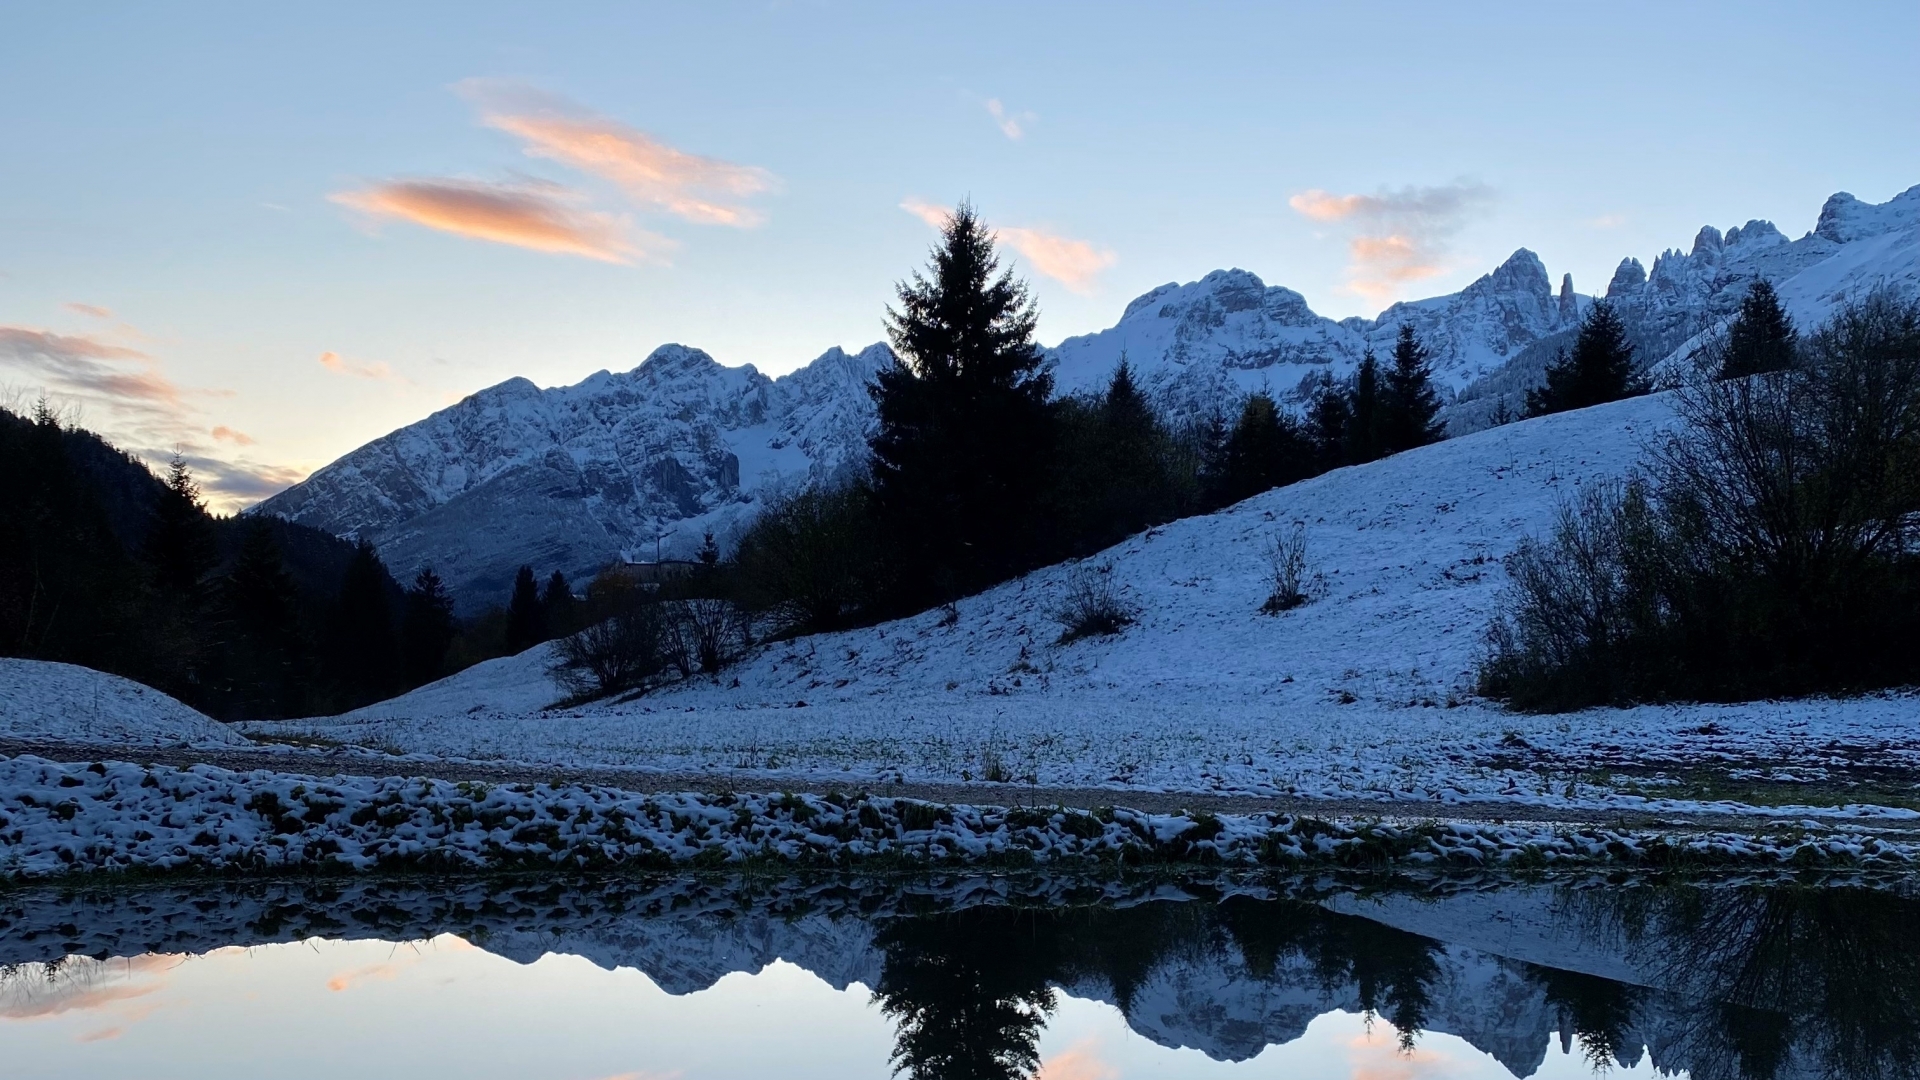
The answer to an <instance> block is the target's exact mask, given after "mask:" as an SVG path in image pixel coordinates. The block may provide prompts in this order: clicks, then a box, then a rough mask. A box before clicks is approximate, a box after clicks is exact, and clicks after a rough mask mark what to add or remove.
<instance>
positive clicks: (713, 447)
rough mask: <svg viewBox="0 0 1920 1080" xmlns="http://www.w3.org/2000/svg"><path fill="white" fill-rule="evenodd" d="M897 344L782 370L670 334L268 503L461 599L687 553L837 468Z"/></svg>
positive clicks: (503, 394)
mask: <svg viewBox="0 0 1920 1080" xmlns="http://www.w3.org/2000/svg"><path fill="white" fill-rule="evenodd" d="M892 359H893V357H892V353H890V352H889V351H888V350H887V348H886V347H885V346H884V345H874V346H871V347H869V348H867V349H864V350H862V351H860V352H858V353H851V354H849V353H847V352H844V351H842V350H840V349H837V348H836V349H829V350H828V351H827V352H826V353H825V354H823V355H822V356H820V357H819V358H818V359H816V360H814V361H813V362H812V363H810V364H808V365H807V366H806V367H803V368H801V369H800V370H798V371H795V372H793V373H792V374H789V375H785V376H782V377H780V378H778V379H771V378H768V377H767V376H765V375H763V374H761V373H760V372H758V371H756V370H755V369H754V368H753V367H752V366H751V365H747V366H743V367H726V366H723V365H721V364H719V363H716V362H715V361H714V359H713V358H712V357H711V356H708V355H707V354H706V353H704V352H701V351H700V350H699V349H691V348H687V347H686V346H683V345H663V346H661V347H660V348H658V349H656V350H654V352H653V354H652V355H651V356H648V357H647V359H646V360H645V361H643V362H642V363H641V364H640V366H639V367H636V368H634V369H633V370H632V371H629V372H625V373H621V374H614V373H610V372H607V371H599V372H595V373H594V374H593V375H590V376H588V377H587V378H586V379H585V380H583V381H581V382H579V383H576V384H574V385H573V386H562V387H554V388H551V389H546V390H542V389H540V388H539V387H536V386H535V385H534V384H533V383H531V382H529V381H527V380H526V379H509V380H507V381H506V382H503V383H501V384H499V385H498V386H492V387H488V388H487V389H485V390H482V391H480V392H479V393H476V394H474V395H472V396H471V397H468V398H466V399H464V400H462V401H460V402H459V403H458V404H455V405H452V406H450V407H448V408H445V409H442V410H440V411H439V412H437V413H434V414H433V415H432V416H429V417H427V418H426V419H425V420H422V421H420V422H419V423H416V424H412V425H409V426H407V427H404V428H401V429H400V430H398V431H395V432H393V433H392V434H389V435H386V436H384V437H382V438H380V439H376V440H374V441H373V442H371V443H368V444H367V445H365V446H363V447H361V448H359V449H358V450H355V451H353V452H352V453H350V454H348V455H346V456H345V457H343V458H341V459H340V460H338V461H335V462H334V463H332V464H331V465H328V466H326V467H325V468H323V469H321V470H319V471H318V472H316V473H314V474H313V475H312V476H311V477H309V478H307V479H306V480H305V481H304V482H302V483H300V484H296V485H295V486H293V487H291V488H289V489H287V490H286V491H283V492H281V493H280V494H278V495H276V496H274V497H273V498H271V499H268V500H267V501H266V502H264V503H261V504H260V506H259V507H258V512H260V513H269V514H279V515H281V516H283V517H287V518H290V519H292V520H295V521H300V522H304V523H306V524H310V525H314V526H316V527H319V528H323V529H327V530H329V531H331V532H336V533H340V534H343V535H345V534H352V535H356V536H360V537H363V538H365V539H367V540H369V541H371V542H372V543H373V544H374V545H375V546H377V547H378V548H379V549H380V554H381V556H382V557H383V558H384V559H385V560H386V561H387V564H388V565H389V566H391V567H392V568H393V570H394V572H395V573H396V574H398V575H410V574H412V573H413V572H414V570H415V569H416V568H418V567H421V566H427V565H431V566H433V567H434V568H435V570H436V571H437V572H438V573H439V574H440V575H441V577H442V578H444V579H445V580H446V582H447V585H448V587H449V588H450V589H451V590H452V591H453V594H454V596H455V597H456V598H457V599H459V600H460V601H461V602H462V603H463V604H469V605H470V604H473V603H481V602H486V601H487V600H488V599H498V598H503V597H504V596H505V595H506V590H507V587H508V585H509V583H510V581H511V580H512V576H513V573H514V571H515V569H516V568H517V567H519V566H520V565H521V564H522V563H532V564H533V565H535V566H537V567H539V568H540V570H541V572H542V573H545V572H547V571H549V570H552V569H558V570H561V571H564V572H565V573H566V574H567V575H568V577H569V578H576V577H590V576H591V575H592V574H593V573H594V572H595V571H597V570H599V569H600V568H601V567H603V566H605V565H606V564H607V563H608V562H611V561H612V560H614V559H615V558H618V557H620V556H621V555H622V554H623V553H626V554H629V555H631V556H632V557H636V558H638V557H642V556H644V557H645V558H652V557H653V554H654V548H655V543H656V539H657V538H660V537H661V536H662V534H663V533H664V534H667V535H666V539H665V540H664V541H662V544H663V550H665V551H667V552H669V553H672V554H680V555H683V556H684V555H687V554H690V553H691V551H692V550H693V548H694V547H696V546H697V545H698V544H699V543H700V541H701V537H702V534H703V533H704V532H705V531H707V530H712V531H713V532H715V533H716V534H718V535H719V536H722V537H724V536H726V535H727V534H728V532H729V531H730V530H731V529H732V528H733V526H734V525H735V524H736V523H737V522H738V520H739V519H740V518H741V517H742V516H743V515H750V514H752V513H753V512H754V510H755V509H756V507H757V500H759V499H762V498H764V497H765V496H766V495H767V494H768V493H769V492H770V491H773V490H777V489H781V488H784V487H786V486H790V485H804V484H808V483H819V482H828V481H831V480H832V479H833V478H834V477H835V476H836V475H838V474H839V473H840V472H841V470H843V469H846V468H849V467H853V466H854V465H855V464H856V462H855V459H854V455H856V454H857V453H858V452H860V451H861V449H862V448H864V446H865V440H866V432H867V427H868V426H869V424H870V423H871V420H872V413H873V409H872V404H871V402H870V401H869V399H868V396H867V391H866V386H867V384H868V382H869V381H871V379H872V377H873V374H874V372H875V371H877V370H879V369H880V367H881V366H882V365H885V364H889V363H891V362H892Z"/></svg>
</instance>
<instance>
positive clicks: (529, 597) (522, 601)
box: [507, 566, 547, 653]
mask: <svg viewBox="0 0 1920 1080" xmlns="http://www.w3.org/2000/svg"><path fill="white" fill-rule="evenodd" d="M545 640H547V613H546V609H545V608H543V607H542V606H541V604H540V585H539V583H538V582H537V581H536V580H535V578H534V576H533V567H531V566H523V567H521V568H520V571H519V572H518V573H516V574H515V575H514V576H513V595H512V596H511V598H509V599H508V600H507V652H509V653H521V652H525V651H526V650H528V649H531V648H533V647H534V646H535V645H538V644H540V643H541V642H543V641H545Z"/></svg>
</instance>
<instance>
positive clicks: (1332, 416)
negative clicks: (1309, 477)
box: [1307, 382, 1353, 471]
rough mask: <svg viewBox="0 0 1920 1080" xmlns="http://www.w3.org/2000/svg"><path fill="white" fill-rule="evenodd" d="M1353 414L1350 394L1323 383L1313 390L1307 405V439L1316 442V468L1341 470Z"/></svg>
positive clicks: (1314, 445)
mask: <svg viewBox="0 0 1920 1080" xmlns="http://www.w3.org/2000/svg"><path fill="white" fill-rule="evenodd" d="M1352 420H1353V411H1352V410H1351V409H1350V408H1349V407H1348V405H1347V395H1346V394H1344V393H1342V392H1341V390H1340V388H1339V387H1338V386H1335V385H1334V384H1333V383H1331V382H1328V383H1323V384H1321V386H1320V389H1318V390H1316V391H1314V395H1313V402H1312V404H1310V405H1308V406H1307V438H1308V439H1309V440H1310V441H1311V442H1312V443H1313V453H1314V458H1315V465H1316V466H1317V467H1318V468H1319V469H1320V470H1321V471H1325V470H1327V469H1334V468H1338V467H1339V466H1340V465H1341V463H1343V462H1344V461H1345V460H1346V453H1347V450H1346V447H1347V428H1348V426H1349V425H1350V424H1351V422H1352Z"/></svg>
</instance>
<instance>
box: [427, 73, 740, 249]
mask: <svg viewBox="0 0 1920 1080" xmlns="http://www.w3.org/2000/svg"><path fill="white" fill-rule="evenodd" d="M458 89H459V91H460V94H461V96H463V97H465V98H467V100H469V101H471V102H473V103H474V104H475V105H476V106H478V108H479V109H480V114H481V122H482V123H484V124H486V125H487V126H488V127H491V128H495V129H498V130H500V131H504V132H506V133H507V134H509V135H513V136H514V137H516V138H518V139H520V140H521V141H522V142H523V143H525V144H526V145H525V153H526V154H527V156H528V157H536V158H545V159H547V160H549V161H556V162H559V163H560V164H562V165H565V166H567V167H569V168H573V169H578V170H579V171H581V172H584V173H588V174H590V175H593V176H598V177H600V178H601V179H603V180H607V181H610V182H612V183H613V184H615V185H617V186H618V187H619V188H620V189H621V191H622V192H624V193H625V194H626V196H627V197H628V198H629V199H631V200H633V201H634V202H635V203H636V204H639V205H642V206H651V207H654V208H658V209H661V210H665V211H666V212H668V213H670V214H673V215H675V216H677V217H681V218H684V219H686V220H688V221H692V222H697V223H699V224H702V225H732V226H736V227H745V226H751V225H757V224H759V223H760V222H761V221H763V220H765V215H764V214H763V213H761V212H760V211H759V210H757V209H755V208H754V207H751V206H748V205H747V204H746V201H745V200H747V199H749V198H751V197H753V196H755V195H759V194H761V193H763V192H767V191H771V190H773V188H774V187H775V180H774V177H773V174H772V173H770V172H768V171H767V170H765V169H762V168H758V167H756V166H752V165H736V164H733V163H732V162H728V161H721V160H719V159H718V158H710V157H702V156H700V155H698V154H689V153H687V152H685V151H683V150H678V149H675V148H674V147H671V146H668V145H667V144H665V143H663V142H661V141H660V140H658V139H656V138H654V137H653V136H651V135H649V134H647V133H646V132H644V131H641V130H639V129H637V128H634V127H630V126H628V125H626V124H623V123H621V122H620V121H618V120H614V119H611V118H609V117H605V116H600V115H598V114H596V113H593V112H590V111H588V110H586V109H584V108H582V107H580V106H578V105H576V104H574V103H572V102H570V101H567V100H566V99H564V98H561V97H558V96H556V95H553V94H549V93H546V92H544V91H541V90H538V89H536V88H534V87H531V86H527V85H525V84H522V83H514V82H502V81H499V80H493V79H468V80H466V81H465V82H463V83H461V84H460V85H459V87H458Z"/></svg>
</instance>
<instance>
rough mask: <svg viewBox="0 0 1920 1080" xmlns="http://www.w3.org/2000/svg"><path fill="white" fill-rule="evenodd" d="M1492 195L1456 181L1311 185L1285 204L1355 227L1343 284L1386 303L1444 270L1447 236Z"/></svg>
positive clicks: (1313, 217)
mask: <svg viewBox="0 0 1920 1080" xmlns="http://www.w3.org/2000/svg"><path fill="white" fill-rule="evenodd" d="M1492 198H1493V192H1492V190H1491V189H1489V188H1487V187H1485V186H1483V185H1480V184H1472V183H1459V184H1450V185H1444V186H1440V187H1406V188H1402V189H1400V190H1399V191H1389V192H1383V193H1381V194H1378V195H1358V194H1348V195H1336V194H1334V193H1332V192H1330V191H1323V190H1321V189H1319V188H1313V189H1310V190H1307V191H1302V192H1299V193H1297V194H1295V195H1293V196H1292V197H1291V198H1289V199H1288V200H1287V205H1289V206H1291V207H1293V209H1294V210H1295V212H1297V213H1299V214H1300V215H1301V216H1303V217H1306V218H1308V219H1310V220H1313V221H1318V222H1324V223H1329V224H1339V223H1344V224H1347V225H1349V226H1350V227H1352V228H1354V229H1356V230H1357V231H1358V235H1356V236H1354V237H1353V239H1352V240H1351V241H1349V243H1348V245H1347V253H1348V264H1347V277H1348V282H1347V286H1346V287H1347V290H1348V291H1349V292H1352V293H1355V294H1357V295H1359V296H1364V297H1366V298H1367V299H1369V300H1372V301H1375V302H1377V303H1383V304H1384V303H1386V302H1387V301H1389V300H1392V299H1394V298H1396V297H1397V296H1398V295H1399V293H1400V292H1401V290H1402V288H1403V287H1404V286H1406V285H1407V284H1409V283H1411V282H1415V281H1420V280H1422V279H1425V278H1430V277H1434V276H1436V275H1439V274H1441V273H1444V272H1445V271H1446V269H1447V268H1446V265H1445V262H1444V258H1445V255H1446V253H1447V244H1448V242H1449V241H1450V240H1452V238H1453V236H1454V235H1455V234H1456V233H1457V232H1459V230H1460V227H1461V226H1462V225H1464V224H1465V223H1466V222H1467V220H1468V219H1469V218H1470V217H1471V216H1472V215H1473V214H1475V213H1477V212H1479V210H1480V209H1481V208H1482V207H1483V206H1485V205H1486V204H1487V203H1488V202H1489V201H1491V200H1492Z"/></svg>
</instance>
